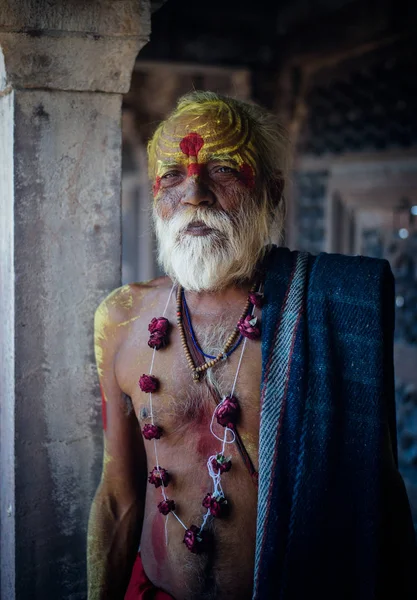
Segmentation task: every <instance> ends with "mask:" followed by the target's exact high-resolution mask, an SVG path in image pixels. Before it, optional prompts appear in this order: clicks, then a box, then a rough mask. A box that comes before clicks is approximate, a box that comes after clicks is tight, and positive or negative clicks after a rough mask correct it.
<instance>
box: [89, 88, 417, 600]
mask: <svg viewBox="0 0 417 600" xmlns="http://www.w3.org/2000/svg"><path fill="white" fill-rule="evenodd" d="M287 152H288V151H287V146H286V138H285V135H284V133H283V130H282V129H281V127H280V126H279V124H277V122H276V120H275V118H274V117H273V116H272V115H270V114H268V113H267V112H266V111H264V110H262V109H261V108H259V107H257V106H255V105H250V104H246V103H243V102H239V101H236V100H233V99H231V98H225V97H220V96H217V95H216V94H213V93H202V92H195V93H193V94H190V95H188V96H185V97H183V98H182V99H180V101H179V103H178V106H177V109H176V110H175V111H174V113H173V114H172V115H171V116H170V117H169V118H168V119H167V120H166V121H164V122H163V123H162V124H161V125H160V126H159V127H158V129H157V130H156V132H155V134H154V136H153V138H152V140H151V142H150V144H149V170H150V177H151V179H152V182H153V194H154V205H153V206H154V208H153V216H154V222H155V229H156V233H157V238H158V245H159V261H160V264H161V265H162V266H163V268H164V270H165V272H166V273H167V276H166V277H162V278H159V279H156V280H154V281H151V282H148V283H144V284H132V285H128V286H124V287H122V288H120V289H118V290H116V291H115V292H113V293H112V294H111V295H110V296H109V297H108V298H106V299H105V300H104V302H103V303H102V304H101V305H100V307H99V308H98V310H97V313H96V320H95V340H96V358H97V367H98V372H99V378H100V384H101V390H102V406H103V426H104V459H103V474H102V479H101V482H100V485H99V488H98V490H97V493H96V496H95V499H94V502H93V506H92V509H91V516H90V523H89V535H88V566H89V596H88V597H89V599H90V600H93V599H94V600H95V599H110V600H117V599H119V598H120V599H122V598H126V600H133V599H134V598H160V599H163V598H165V599H167V598H175V599H176V600H186V599H190V600H191V599H197V598H198V599H209V598H210V599H226V598H228V599H239V600H245V599H248V600H249V599H250V598H262V599H264V598H265V599H268V598H282V599H284V600H290V599H291V600H293V599H300V600H301V599H303V600H304V599H305V598H307V597H310V596H312V597H317V598H321V599H322V600H323V599H328V600H330V599H331V600H334V599H335V598H337V599H338V600H340V599H346V600H348V599H349V600H370V599H371V598H373V599H381V598H386V597H390V598H401V599H405V598H411V597H412V596H413V597H414V594H413V592H412V590H411V585H410V578H411V573H410V571H411V568H412V566H411V565H412V561H413V560H414V538H413V530H412V525H411V518H410V512H409V506H408V502H407V498H406V495H405V492H404V487H403V483H402V480H401V478H400V476H399V474H398V471H397V467H396V436H395V415H394V400H393V371H392V330H393V302H392V300H393V281H392V276H391V272H390V269H389V266H388V264H387V263H386V261H378V260H373V259H368V258H364V257H354V258H352V257H350V258H349V257H342V256H337V255H333V256H332V255H325V254H323V255H320V256H319V257H312V256H310V255H307V254H305V253H297V252H290V251H288V250H286V249H284V248H277V247H275V246H272V245H271V244H270V240H271V237H272V236H274V235H275V236H276V235H279V233H280V229H281V225H282V219H281V216H282V202H283V201H282V193H283V188H284V183H285V181H284V176H285V162H286V157H287ZM258 473H259V477H258ZM139 546H140V553H139V554H137V551H138V547H139ZM133 565H134V566H133ZM132 566H133V573H132ZM131 573H132V574H131Z"/></svg>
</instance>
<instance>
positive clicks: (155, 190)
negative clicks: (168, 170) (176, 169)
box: [152, 176, 161, 196]
mask: <svg viewBox="0 0 417 600" xmlns="http://www.w3.org/2000/svg"><path fill="white" fill-rule="evenodd" d="M160 187H161V178H160V177H159V176H158V177H157V178H156V179H155V183H154V184H153V187H152V191H153V195H154V196H156V195H157V193H158V192H159V189H160Z"/></svg>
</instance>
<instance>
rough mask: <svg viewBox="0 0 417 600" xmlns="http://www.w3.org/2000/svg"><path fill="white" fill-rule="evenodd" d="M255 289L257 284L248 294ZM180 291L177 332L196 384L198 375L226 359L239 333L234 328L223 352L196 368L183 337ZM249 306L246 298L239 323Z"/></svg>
mask: <svg viewBox="0 0 417 600" xmlns="http://www.w3.org/2000/svg"><path fill="white" fill-rule="evenodd" d="M256 288H257V284H256V283H255V284H254V285H253V286H252V287H251V288H250V290H249V293H250V294H252V293H254V292H255V290H256ZM182 291H183V290H182V287H181V286H180V285H179V286H178V290H177V311H176V312H177V324H178V328H179V332H180V338H181V344H182V347H183V349H184V354H185V357H186V360H187V363H188V366H189V367H190V369H191V371H192V375H193V380H194V381H196V382H197V381H199V380H200V375H201V374H202V373H204V372H205V371H207V369H211V368H213V367H214V366H215V365H216V364H217V363H218V362H220V361H221V360H223V359H224V358H227V353H228V352H229V350H230V348H232V346H233V345H234V343H235V342H236V340H237V338H238V337H239V335H240V331H239V328H238V326H236V327H235V329H234V331H233V332H232V333H231V334H230V335H229V337H228V338H227V340H226V343H225V345H224V348H223V351H222V352H219V354H218V355H217V356H216V358H212V359H210V360H208V361H206V362H205V363H204V364H202V365H200V366H198V367H196V366H195V364H194V360H193V357H192V356H191V352H190V350H189V348H188V344H187V338H186V336H185V331H184V325H183V322H182V316H183V306H182ZM250 306H251V301H250V297H248V299H247V301H246V304H245V308H244V309H243V311H242V313H241V315H240V318H239V322H240V321H242V319H245V317H246V316H247V315H248V313H249V308H250Z"/></svg>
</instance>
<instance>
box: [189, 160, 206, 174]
mask: <svg viewBox="0 0 417 600" xmlns="http://www.w3.org/2000/svg"><path fill="white" fill-rule="evenodd" d="M202 167H203V165H200V164H198V163H190V164H189V165H188V167H187V175H188V177H192V175H200V173H201V169H202Z"/></svg>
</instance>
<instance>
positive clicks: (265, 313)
mask: <svg viewBox="0 0 417 600" xmlns="http://www.w3.org/2000/svg"><path fill="white" fill-rule="evenodd" d="M265 268H266V278H265V289H264V292H265V305H264V308H263V310H262V330H263V333H262V366H263V377H262V381H263V383H262V389H261V403H262V404H261V427H260V442H259V463H260V466H259V496H258V515H257V540H256V557H255V573H254V593H253V598H254V599H255V598H256V599H262V600H264V599H269V598H274V599H275V598H277V599H280V600H305V599H306V598H310V597H311V598H319V599H320V600H372V599H376V600H380V599H381V600H382V599H385V598H392V599H398V600H400V599H401V600H408V599H410V600H411V598H413V600H415V598H417V562H416V546H415V537H414V530H413V526H412V520H411V514H410V507H409V503H408V499H407V495H406V492H405V488H404V484H403V481H402V479H401V477H400V475H399V473H398V470H397V451H396V424H395V403H394V373H393V356H392V352H393V329H394V281H393V277H392V273H391V270H390V267H389V264H388V262H387V261H383V260H378V259H372V258H366V257H363V256H356V257H347V256H342V255H336V254H334V255H331V254H325V253H323V254H320V255H319V256H317V257H314V256H312V255H309V254H307V253H299V252H290V251H289V250H288V249H286V248H277V247H272V249H271V251H270V252H269V254H268V256H267V258H266V261H265ZM413 579H414V581H413Z"/></svg>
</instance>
